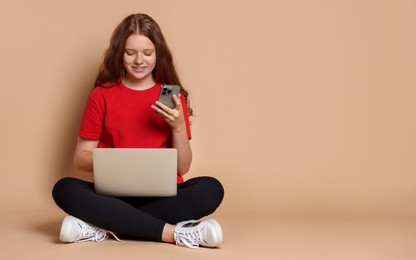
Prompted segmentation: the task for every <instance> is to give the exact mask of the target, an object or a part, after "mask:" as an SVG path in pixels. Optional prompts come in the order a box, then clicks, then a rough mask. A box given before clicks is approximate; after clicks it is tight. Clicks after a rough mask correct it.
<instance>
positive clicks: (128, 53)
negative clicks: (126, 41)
mask: <svg viewBox="0 0 416 260" xmlns="http://www.w3.org/2000/svg"><path fill="white" fill-rule="evenodd" d="M126 53H127V55H129V56H133V55H134V52H129V51H126Z"/></svg>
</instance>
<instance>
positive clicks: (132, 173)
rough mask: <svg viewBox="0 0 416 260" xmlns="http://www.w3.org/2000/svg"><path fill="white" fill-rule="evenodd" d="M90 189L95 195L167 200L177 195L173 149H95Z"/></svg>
mask: <svg viewBox="0 0 416 260" xmlns="http://www.w3.org/2000/svg"><path fill="white" fill-rule="evenodd" d="M93 165H94V185H95V191H96V192H97V193H99V194H103V195H110V196H120V197H122V196H129V197H138V196H140V197H168V196H175V195H176V192H177V151H176V149H174V148H155V149H154V148H96V149H94V150H93Z"/></svg>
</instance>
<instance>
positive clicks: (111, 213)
mask: <svg viewBox="0 0 416 260" xmlns="http://www.w3.org/2000/svg"><path fill="white" fill-rule="evenodd" d="M161 84H172V85H179V86H180V87H181V91H180V94H179V95H178V96H176V95H174V96H173V97H172V98H173V101H174V103H175V107H174V108H173V109H171V108H169V107H167V106H165V105H164V104H162V103H160V102H158V101H157V98H158V95H159V91H160V86H161ZM192 112H193V111H192V109H191V107H190V102H189V99H188V92H187V91H186V90H185V89H184V88H183V87H182V84H181V82H180V81H179V78H178V75H177V72H176V70H175V67H174V64H173V59H172V54H171V52H170V50H169V48H168V46H167V44H166V41H165V39H164V36H163V34H162V32H161V30H160V28H159V26H158V24H157V23H156V22H155V21H154V20H153V19H152V18H151V17H149V16H148V15H145V14H133V15H130V16H128V17H126V18H125V19H124V20H123V21H122V22H121V23H120V24H119V25H118V26H117V27H116V29H115V31H114V32H113V35H112V37H111V41H110V46H109V48H108V49H107V51H106V53H105V57H104V61H103V63H102V64H101V66H100V68H99V72H98V75H97V78H96V81H95V84H94V89H93V90H92V92H91V93H90V95H89V98H88V101H87V104H86V107H85V110H84V113H83V116H82V120H81V126H80V130H79V133H78V135H79V137H78V141H77V146H76V149H75V155H74V165H75V167H76V168H77V169H79V170H82V171H85V172H89V173H90V174H92V172H93V158H92V151H93V149H94V148H97V147H99V148H168V147H172V148H176V149H177V154H178V162H177V165H178V169H177V172H178V176H177V182H178V192H177V196H174V197H162V198H160V197H159V198H156V197H111V196H104V195H100V194H97V193H96V192H95V191H94V184H93V183H92V182H87V181H84V180H81V179H77V178H70V177H66V178H63V179H61V180H59V181H58V182H57V183H56V184H55V186H54V188H53V191H52V195H53V198H54V200H55V202H56V204H57V205H58V206H59V207H60V208H62V209H63V210H64V211H65V212H66V213H67V214H68V216H67V217H65V219H64V221H63V223H62V227H61V231H60V235H59V238H60V240H61V241H62V242H80V241H102V240H104V239H106V238H108V235H109V234H111V235H112V236H114V237H115V238H116V239H118V237H117V236H120V237H128V238H129V239H137V240H152V241H161V242H162V241H163V242H168V243H176V244H177V245H179V246H187V247H198V246H204V247H217V246H218V245H220V244H221V243H222V242H223V234H222V230H221V226H220V224H219V223H218V222H217V221H215V220H213V219H207V220H203V221H197V219H201V218H203V217H205V216H207V215H209V214H211V213H213V212H214V211H215V210H216V209H217V207H218V206H219V205H220V204H221V202H222V199H223V196H224V189H223V187H222V185H221V183H220V182H219V181H218V180H216V179H214V178H212V177H196V178H192V179H189V180H187V181H184V179H183V177H182V176H183V175H185V174H186V173H187V172H188V171H189V168H190V166H191V162H192V151H191V146H190V143H189V140H190V139H191V132H190V126H189V117H190V116H192V114H193V113H192ZM114 174H117V172H115V173H114Z"/></svg>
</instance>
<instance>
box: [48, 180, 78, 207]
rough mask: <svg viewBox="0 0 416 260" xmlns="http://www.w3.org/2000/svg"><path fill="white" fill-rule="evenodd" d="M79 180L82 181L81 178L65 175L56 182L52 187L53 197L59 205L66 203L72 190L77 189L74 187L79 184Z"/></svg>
mask: <svg viewBox="0 0 416 260" xmlns="http://www.w3.org/2000/svg"><path fill="white" fill-rule="evenodd" d="M78 182H80V180H79V179H76V178H71V177H65V178H62V179H60V180H59V181H57V182H56V183H55V185H54V186H53V188H52V198H53V199H54V201H55V203H56V204H57V205H58V206H61V205H62V203H65V201H66V200H67V199H68V198H69V197H70V196H71V194H72V193H73V192H72V191H74V190H75V189H74V187H76V186H78Z"/></svg>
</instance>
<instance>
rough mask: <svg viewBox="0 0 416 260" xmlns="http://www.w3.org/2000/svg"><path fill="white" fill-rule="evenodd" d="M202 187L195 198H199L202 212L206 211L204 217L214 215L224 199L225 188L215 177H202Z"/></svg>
mask: <svg viewBox="0 0 416 260" xmlns="http://www.w3.org/2000/svg"><path fill="white" fill-rule="evenodd" d="M200 178H201V179H200V184H201V187H200V189H199V192H198V194H195V198H199V203H198V204H199V205H200V206H202V208H201V210H203V211H205V214H204V215H209V214H211V213H213V212H214V211H215V210H216V209H217V208H218V207H219V206H220V204H221V202H222V201H223V199H224V187H223V186H222V184H221V182H220V181H218V180H217V179H215V178H213V177H200Z"/></svg>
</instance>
